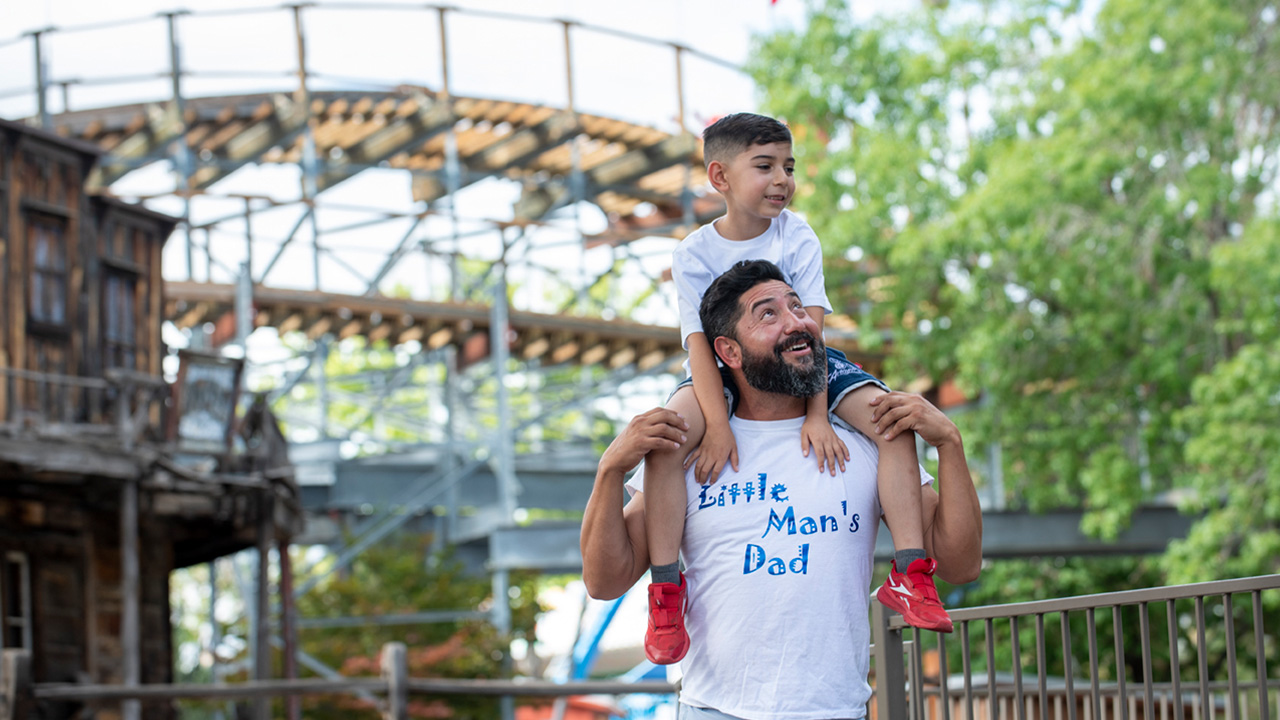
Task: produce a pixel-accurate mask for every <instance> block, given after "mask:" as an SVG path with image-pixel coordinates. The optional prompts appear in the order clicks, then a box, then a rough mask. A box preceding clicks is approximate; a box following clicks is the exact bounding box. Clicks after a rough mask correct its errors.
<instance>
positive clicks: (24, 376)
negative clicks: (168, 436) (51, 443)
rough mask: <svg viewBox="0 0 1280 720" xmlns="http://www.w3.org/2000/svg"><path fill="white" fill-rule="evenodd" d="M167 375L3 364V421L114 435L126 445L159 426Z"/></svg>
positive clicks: (16, 427)
mask: <svg viewBox="0 0 1280 720" xmlns="http://www.w3.org/2000/svg"><path fill="white" fill-rule="evenodd" d="M168 394H169V385H168V383H166V382H165V381H164V378H162V377H158V376H155V375H149V374H146V373H140V372H136V371H130V370H121V369H110V370H107V371H106V372H105V373H104V377H100V378H99V377H79V376H74V375H60V374H57V373H47V372H38V371H34V370H20V369H17V368H10V367H0V423H2V424H3V426H5V427H6V428H7V429H9V430H10V431H22V430H35V431H43V432H46V433H51V434H57V433H58V432H65V433H69V434H70V433H84V434H95V433H96V434H109V435H114V436H115V439H116V440H119V441H120V442H122V443H125V444H126V445H130V446H131V445H132V444H134V443H136V442H137V441H138V440H139V439H140V437H141V436H142V434H143V433H144V431H146V430H148V429H154V430H156V431H159V428H160V418H161V414H162V412H163V405H164V399H165V397H167V396H168Z"/></svg>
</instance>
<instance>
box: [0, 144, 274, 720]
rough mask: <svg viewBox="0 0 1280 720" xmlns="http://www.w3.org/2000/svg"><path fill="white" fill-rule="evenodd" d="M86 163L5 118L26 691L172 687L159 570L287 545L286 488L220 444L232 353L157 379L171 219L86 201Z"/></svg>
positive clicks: (4, 537) (2, 357)
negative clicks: (86, 685)
mask: <svg viewBox="0 0 1280 720" xmlns="http://www.w3.org/2000/svg"><path fill="white" fill-rule="evenodd" d="M98 154H99V151H98V150H97V149H96V148H95V147H93V146H90V145H86V144H83V143H79V142H75V141H69V140H67V139H64V138H61V137H59V136H57V135H54V134H51V133H47V132H44V131H41V130H36V129H33V128H31V127H28V126H26V125H22V124H18V123H13V122H8V121H2V120H0V298H2V300H0V563H3V567H2V568H0V642H2V644H3V647H4V648H5V649H14V648H24V649H26V650H28V651H29V653H30V671H31V675H32V677H31V679H32V680H33V681H34V682H36V683H51V682H92V683H123V684H133V683H137V682H143V683H150V682H171V681H172V676H173V661H172V655H173V650H172V647H171V640H170V637H171V632H170V626H169V574H170V573H171V572H172V571H173V570H174V569H176V568H180V567H185V566H188V565H192V564H195V563H201V562H207V561H209V560H211V559H213V558H215V557H218V556H220V555H224V554H227V553H230V552H234V551H237V550H240V549H244V548H248V547H255V546H257V547H259V548H262V547H264V546H268V545H269V544H270V543H274V542H276V541H278V540H279V539H280V537H283V536H287V533H288V530H289V529H290V528H291V526H292V525H294V523H295V521H294V518H295V517H296V516H297V513H296V489H295V487H294V485H293V483H292V479H291V477H290V475H289V473H288V471H287V468H280V467H276V468H270V467H267V465H266V464H265V463H264V462H255V460H254V457H255V456H254V455H253V454H252V453H246V452H245V451H244V443H240V444H238V445H236V444H233V443H232V442H231V439H232V434H233V433H234V432H236V431H237V430H238V429H240V428H242V427H245V426H247V425H253V424H257V425H260V424H261V423H260V422H258V421H260V420H261V418H255V419H254V420H255V422H254V423H245V422H243V420H244V418H237V417H236V415H235V409H234V408H235V401H236V397H237V395H238V392H237V391H238V387H239V374H238V367H237V366H236V365H235V364H234V363H227V362H226V361H222V360H219V359H216V358H201V357H199V356H195V355H191V356H188V357H185V358H184V362H183V367H182V370H181V371H180V374H179V380H178V382H176V383H174V384H173V385H170V384H168V383H166V382H165V381H164V379H163V377H162V375H163V373H162V362H163V361H164V358H165V355H166V349H165V347H164V343H163V341H162V339H161V323H162V321H163V317H162V315H161V313H162V309H163V307H164V285H163V281H162V279H161V252H162V250H163V247H164V243H165V239H166V238H167V237H168V235H169V234H170V232H171V231H172V230H173V228H174V225H175V220H174V219H173V218H170V217H168V216H165V215H161V214H158V213H155V212H152V211H150V210H147V209H145V208H142V207H140V206H137V205H133V204H129V203H125V202H122V201H119V200H116V199H113V198H109V197H104V196H95V195H92V194H90V193H88V192H86V182H87V179H88V178H89V176H90V173H91V172H92V170H93V168H94V165H95V162H96V161H97V159H98ZM211 428H212V430H211ZM195 441H200V442H195ZM249 446H250V447H253V446H255V443H253V442H252V440H250V442H249ZM236 447H240V448H241V449H240V451H239V452H238V453H237V452H236V451H235V450H234V448H236ZM263 450H264V452H263V454H262V455H263V456H265V455H266V454H267V453H266V451H265V450H266V449H265V448H263ZM273 456H274V457H276V458H278V453H274V454H273ZM277 464H278V463H277ZM76 711H77V709H76V708H75V707H71V706H63V707H57V706H46V707H43V708H41V709H40V710H39V712H40V713H41V715H40V716H41V717H70V716H71V715H72V714H74V713H75V712H76ZM117 712H118V708H117V709H112V708H110V706H104V707H103V708H102V709H101V712H100V713H99V714H98V717H109V716H112V715H114V714H116V713H117ZM143 715H144V716H145V717H167V716H168V715H169V710H168V709H167V708H166V707H165V706H163V705H159V706H148V707H147V708H146V709H145V711H144V713H143Z"/></svg>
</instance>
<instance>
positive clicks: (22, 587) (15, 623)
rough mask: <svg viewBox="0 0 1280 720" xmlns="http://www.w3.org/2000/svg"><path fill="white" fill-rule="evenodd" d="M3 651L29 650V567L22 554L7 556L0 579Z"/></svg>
mask: <svg viewBox="0 0 1280 720" xmlns="http://www.w3.org/2000/svg"><path fill="white" fill-rule="evenodd" d="M0 603H2V604H3V607H0V613H3V616H4V636H3V639H4V647H6V648H22V649H26V650H30V649H31V567H30V565H28V564H27V555H26V553H20V552H7V553H5V555H4V573H3V574H2V575H0Z"/></svg>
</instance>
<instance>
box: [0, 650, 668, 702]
mask: <svg viewBox="0 0 1280 720" xmlns="http://www.w3.org/2000/svg"><path fill="white" fill-rule="evenodd" d="M30 663H31V657H30V654H29V653H28V652H27V651H25V650H5V651H4V657H3V664H2V665H0V692H3V697H0V703H3V705H2V707H0V720H11V719H17V718H23V719H25V718H28V717H34V716H35V715H33V712H34V711H35V707H36V706H37V705H39V704H40V703H42V702H84V703H94V704H104V703H136V702H144V701H171V700H178V699H243V700H256V701H260V702H258V704H257V705H258V707H257V708H256V711H255V712H254V715H256V716H257V717H260V718H265V717H266V715H265V709H266V708H265V703H264V702H261V701H265V700H267V699H270V698H277V697H290V696H300V695H334V694H347V695H353V696H361V697H369V696H370V695H375V696H378V697H379V701H378V706H379V710H380V711H381V713H382V716H383V718H385V719H386V720H408V717H409V711H408V707H409V697H410V696H411V695H436V696H442V695H443V696H477V695H482V696H503V697H510V696H522V697H532V696H537V697H567V696H570V695H597V694H608V695H620V694H627V693H671V692H674V691H675V687H674V686H673V685H672V684H670V683H666V682H653V681H645V682H621V681H577V682H569V683H554V682H548V681H527V682H525V681H519V680H453V679H440V678H430V679H427V678H413V677H410V676H409V665H408V653H407V650H406V647H405V645H404V644H403V643H394V642H393V643H387V644H386V645H383V646H382V655H381V669H382V674H381V677H376V678H373V677H369V678H341V679H332V680H330V679H324V678H305V679H296V680H256V681H247V682H242V683H213V684H194V683H178V684H146V685H89V684H78V683H76V684H73V683H44V684H32V683H31V680H30V678H31V671H30Z"/></svg>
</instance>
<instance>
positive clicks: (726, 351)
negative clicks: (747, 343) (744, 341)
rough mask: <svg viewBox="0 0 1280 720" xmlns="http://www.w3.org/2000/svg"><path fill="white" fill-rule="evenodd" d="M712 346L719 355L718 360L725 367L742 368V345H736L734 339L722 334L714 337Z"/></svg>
mask: <svg viewBox="0 0 1280 720" xmlns="http://www.w3.org/2000/svg"><path fill="white" fill-rule="evenodd" d="M713 348H714V349H715V351H716V355H718V356H719V357H720V362H723V363H724V364H725V367H730V368H737V369H742V347H741V346H740V345H738V342H737V341H736V340H731V339H729V338H727V337H725V336H724V335H721V336H720V337H718V338H716V341H715V344H714V345H713Z"/></svg>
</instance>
